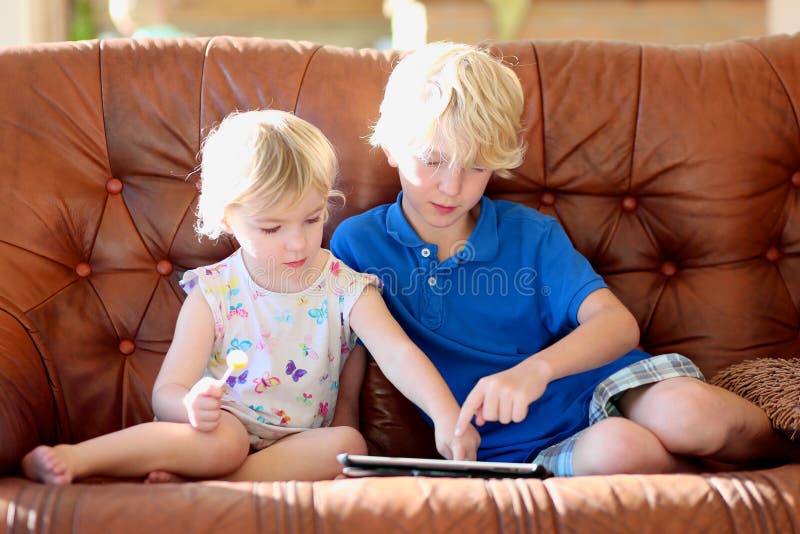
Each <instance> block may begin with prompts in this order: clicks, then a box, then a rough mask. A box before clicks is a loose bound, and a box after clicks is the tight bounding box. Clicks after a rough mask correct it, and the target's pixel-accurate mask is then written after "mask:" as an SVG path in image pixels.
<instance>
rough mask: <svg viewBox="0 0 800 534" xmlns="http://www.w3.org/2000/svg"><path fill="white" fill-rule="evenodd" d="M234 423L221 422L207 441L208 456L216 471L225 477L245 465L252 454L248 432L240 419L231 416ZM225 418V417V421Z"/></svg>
mask: <svg viewBox="0 0 800 534" xmlns="http://www.w3.org/2000/svg"><path fill="white" fill-rule="evenodd" d="M231 418H232V419H233V421H229V422H228V423H223V422H220V426H219V427H217V429H216V430H214V431H213V432H212V433H210V434H209V438H211V439H209V440H206V441H207V447H208V451H207V453H208V455H209V457H210V461H211V462H213V465H214V466H215V467H214V470H215V471H217V470H218V471H219V473H218V474H220V475H224V474H228V473H231V472H233V471H235V470H236V469H238V468H239V467H240V466H241V465H242V463H244V461H245V459H246V458H247V455H248V454H249V452H250V438H249V436H248V434H247V430H246V429H245V428H244V425H242V423H241V422H239V420H238V419H236V418H234V417H233V416H231ZM224 420H225V418H224V417H223V421H224Z"/></svg>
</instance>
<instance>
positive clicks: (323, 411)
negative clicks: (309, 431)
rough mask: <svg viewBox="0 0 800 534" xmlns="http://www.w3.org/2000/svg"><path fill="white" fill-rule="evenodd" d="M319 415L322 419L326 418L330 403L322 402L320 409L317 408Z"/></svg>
mask: <svg viewBox="0 0 800 534" xmlns="http://www.w3.org/2000/svg"><path fill="white" fill-rule="evenodd" d="M317 415H319V416H321V417H325V416H326V415H328V403H327V402H320V403H319V407H317Z"/></svg>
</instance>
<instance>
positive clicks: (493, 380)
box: [456, 367, 549, 436]
mask: <svg viewBox="0 0 800 534" xmlns="http://www.w3.org/2000/svg"><path fill="white" fill-rule="evenodd" d="M548 382H549V380H548V379H547V378H546V376H545V375H543V374H539V373H523V372H521V370H520V369H518V368H516V367H512V368H511V369H508V370H506V371H503V372H501V373H495V374H493V375H489V376H484V377H483V378H481V379H480V380H478V383H477V384H475V387H474V388H472V391H470V392H469V395H467V398H466V399H465V400H464V404H462V405H461V413H460V414H459V416H458V422H457V423H456V435H457V436H458V435H461V431H462V430H464V429H466V428H467V425H469V422H470V420H471V419H472V416H473V415H474V416H475V424H476V425H478V426H481V425H483V424H484V423H485V422H486V421H499V422H501V423H503V424H508V423H510V422H512V421H513V422H515V423H519V422H521V421H523V420H524V419H525V418H526V417H527V416H528V406H530V404H531V403H532V402H533V401H535V400H536V399H538V398H539V397H541V396H542V393H544V390H545V388H547V384H548Z"/></svg>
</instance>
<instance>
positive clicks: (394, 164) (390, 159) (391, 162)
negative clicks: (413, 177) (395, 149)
mask: <svg viewBox="0 0 800 534" xmlns="http://www.w3.org/2000/svg"><path fill="white" fill-rule="evenodd" d="M381 149H382V150H383V153H384V154H386V161H388V162H389V165H391V166H392V167H394V168H397V160H396V159H394V156H393V155H392V152H391V151H390V150H389V149H388V148H386V147H385V146H382V147H381Z"/></svg>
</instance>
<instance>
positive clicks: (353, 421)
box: [331, 344, 367, 430]
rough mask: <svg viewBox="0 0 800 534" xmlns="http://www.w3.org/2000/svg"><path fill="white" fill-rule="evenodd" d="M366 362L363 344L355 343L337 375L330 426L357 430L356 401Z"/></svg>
mask: <svg viewBox="0 0 800 534" xmlns="http://www.w3.org/2000/svg"><path fill="white" fill-rule="evenodd" d="M366 363H367V354H366V350H365V349H364V346H363V345H360V344H356V346H355V347H353V350H351V351H350V355H349V356H348V357H347V361H346V362H345V364H344V368H343V369H342V373H341V374H340V375H339V395H338V397H337V399H336V410H335V411H334V412H333V421H331V426H351V427H353V428H355V429H356V430H358V426H359V419H358V417H359V411H358V406H359V404H358V401H359V397H360V395H361V384H362V383H363V381H364V369H365V368H366Z"/></svg>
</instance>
